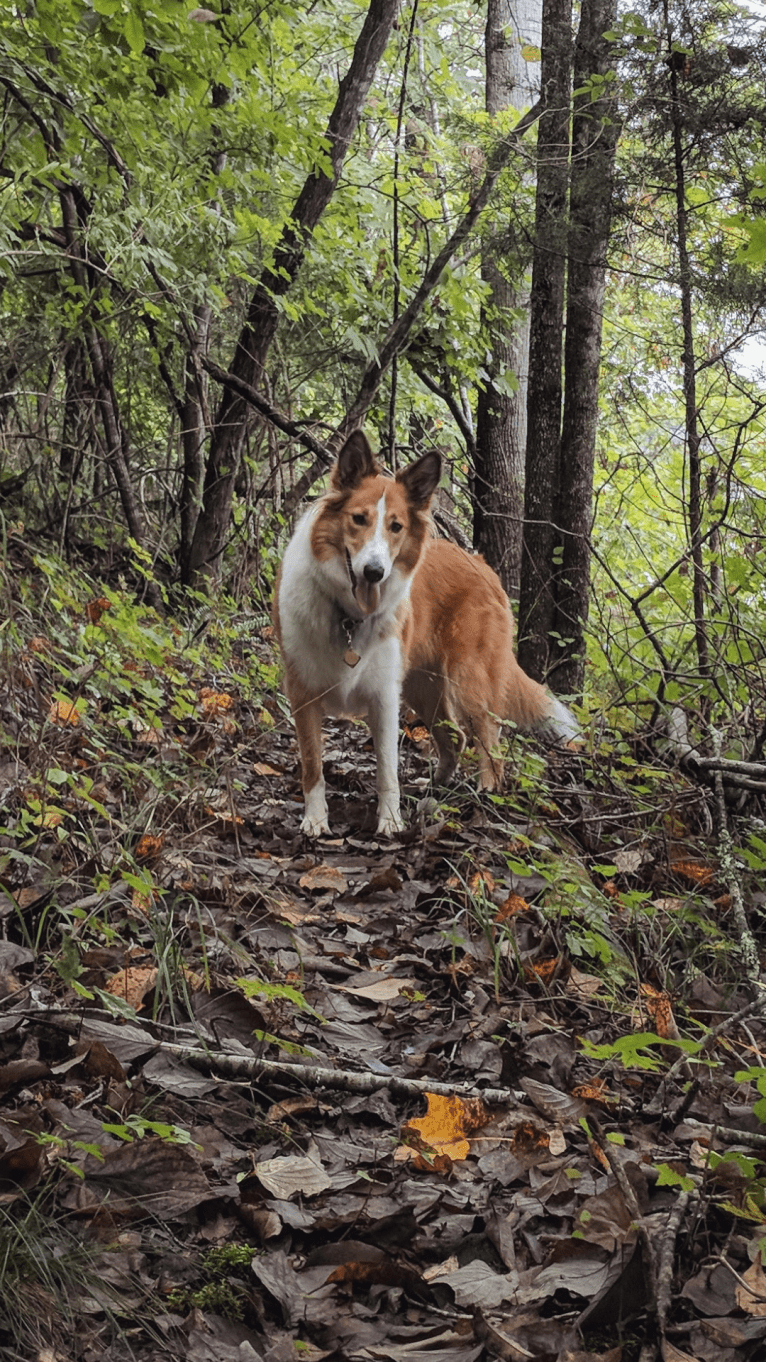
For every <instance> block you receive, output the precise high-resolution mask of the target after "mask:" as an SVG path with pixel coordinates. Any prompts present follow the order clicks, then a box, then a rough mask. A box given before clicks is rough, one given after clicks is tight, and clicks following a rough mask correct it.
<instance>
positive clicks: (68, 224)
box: [59, 186, 159, 604]
mask: <svg viewBox="0 0 766 1362" xmlns="http://www.w3.org/2000/svg"><path fill="white" fill-rule="evenodd" d="M59 202H60V204H61V214H62V219H63V223H64V233H65V236H66V240H67V248H68V258H69V264H70V268H71V271H72V277H73V279H74V281H75V283H76V284H77V287H78V288H79V289H80V290H81V291H82V294H83V297H85V296H86V295H87V293H88V292H93V291H94V286H93V281H92V280H90V279H89V276H88V267H87V261H86V257H85V254H84V251H83V245H82V239H81V223H80V219H79V213H78V206H77V195H76V192H75V190H74V189H72V188H71V187H68V186H62V188H61V189H60V191H59ZM85 346H86V349H87V352H88V360H89V362H90V368H91V373H92V375H93V386H94V389H95V399H96V407H97V409H98V413H99V416H100V417H101V428H102V431H103V437H104V454H105V458H106V461H107V463H108V465H109V468H110V470H111V473H112V477H113V478H114V481H115V485H116V487H117V491H118V493H119V497H120V502H121V504H122V509H123V513H124V516H125V521H126V523H127V526H128V529H129V531H130V533H131V535H132V536H133V538H134V539H135V541H136V543H137V544H139V545H141V546H143V544H144V524H143V519H142V516H141V512H140V509H139V506H138V502H137V501H136V497H135V492H134V490H133V484H132V482H131V480H130V473H129V471H128V463H127V458H126V450H127V439H126V438H125V435H124V432H123V428H122V421H121V419H120V409H119V404H118V401H117V394H116V392H115V389H114V381H113V374H112V357H111V353H110V350H109V346H108V344H107V342H106V340H105V339H104V337H103V336H102V335H101V334H100V332H99V330H98V326H97V325H96V323H95V322H91V323H89V324H87V325H86V329H85ZM150 597H151V603H152V604H159V601H158V598H157V593H156V591H155V589H154V588H153V587H152V586H151V584H150V586H149V588H148V589H147V599H149V598H150Z"/></svg>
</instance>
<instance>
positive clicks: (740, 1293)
mask: <svg viewBox="0 0 766 1362" xmlns="http://www.w3.org/2000/svg"><path fill="white" fill-rule="evenodd" d="M741 1275H742V1281H743V1282H744V1283H746V1285H739V1284H738V1285H737V1291H736V1296H737V1305H738V1306H739V1308H740V1310H744V1311H745V1313H746V1314H748V1315H755V1316H757V1317H758V1318H759V1319H762V1318H764V1317H766V1273H765V1272H764V1270H763V1267H762V1265H761V1263H760V1260H759V1259H757V1258H756V1260H755V1262H754V1263H751V1264H750V1267H749V1268H748V1269H747V1271H746V1272H743V1273H742V1274H741Z"/></svg>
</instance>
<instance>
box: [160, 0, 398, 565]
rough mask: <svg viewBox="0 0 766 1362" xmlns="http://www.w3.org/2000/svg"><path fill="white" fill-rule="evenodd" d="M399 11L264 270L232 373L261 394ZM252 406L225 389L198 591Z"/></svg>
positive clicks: (345, 92)
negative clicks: (325, 165) (287, 308)
mask: <svg viewBox="0 0 766 1362" xmlns="http://www.w3.org/2000/svg"><path fill="white" fill-rule="evenodd" d="M398 8H399V0H371V3H370V8H369V10H368V12H367V17H366V18H365V21H364V25H363V27H362V31H361V33H360V35H359V38H358V39H357V42H356V46H355V48H354V55H353V58H352V61H351V65H350V67H349V70H348V72H347V74H346V75H345V76H344V78H343V80H342V81H341V82H340V85H339V87H338V98H337V100H336V103H335V108H334V109H333V111H332V114H331V115H330V120H329V123H328V126H327V131H326V133H325V139H326V141H327V144H328V147H329V159H330V163H331V173H330V174H327V173H326V172H325V171H324V170H317V171H315V172H312V174H311V175H310V176H309V178H308V179H307V180H306V182H305V184H304V186H303V188H302V190H301V192H300V194H299V195H298V198H297V200H296V202H295V205H294V207H293V210H292V213H291V215H290V220H289V222H288V223H287V225H286V227H285V228H284V230H283V232H282V237H281V240H280V242H279V245H278V246H277V249H276V251H275V253H274V263H273V265H272V266H270V267H268V268H267V269H265V270H264V272H263V274H262V275H261V278H260V281H259V283H258V286H257V287H256V289H255V292H254V293H253V296H252V299H251V301H250V307H249V310H248V314H247V321H246V323H245V326H244V327H243V329H242V331H241V333H240V336H239V340H238V342H237V348H236V351H235V354H234V360H233V362H232V364H231V366H230V367H231V372H232V373H233V374H234V375H235V376H236V377H237V378H240V379H242V380H243V381H244V382H245V383H247V384H249V385H250V386H251V387H258V386H259V384H260V380H261V374H262V370H263V367H264V365H265V363H266V358H267V355H268V352H269V348H270V346H271V342H272V340H273V338H274V334H275V332H276V329H277V323H278V320H279V306H278V300H279V298H280V297H284V295H285V294H286V293H287V292H288V290H289V289H290V287H291V286H292V283H293V281H294V279H295V277H296V275H297V274H298V271H299V269H300V267H301V264H302V263H303V258H304V255H305V253H306V249H307V247H308V244H309V241H310V239H311V235H312V233H313V231H314V229H315V227H316V225H317V223H318V222H319V220H320V218H321V216H322V214H323V212H324V210H325V208H326V207H327V205H328V203H329V202H330V199H331V198H332V195H333V192H334V190H335V187H336V185H337V183H338V180H339V178H340V172H341V168H342V166H343V162H344V159H345V157H346V153H347V151H348V148H349V145H350V143H351V139H352V137H353V136H354V133H355V132H356V128H357V125H358V123H359V118H360V116H361V113H362V109H363V106H364V101H365V99H366V97H367V93H368V91H369V88H370V85H371V83H372V80H373V77H374V75H375V72H376V70H377V67H378V63H379V61H380V59H381V57H382V56H383V52H384V50H385V47H386V44H387V42H388V38H389V34H390V32H391V28H392V26H393V22H394V19H395V18H396V14H397V10H398ZM248 411H249V409H248V406H247V403H246V402H245V401H244V400H243V399H242V398H241V397H240V396H239V395H238V394H237V393H235V392H234V390H233V389H232V388H225V389H224V393H223V397H222V399H221V402H220V405H219V408H218V411H217V414H216V419H215V427H214V431H213V439H212V445H211V449H210V456H209V459H208V464H207V469H206V472H205V487H204V498H203V506H202V511H201V512H200V515H199V517H198V519H197V524H196V527H195V532H194V537H193V540H192V544H191V547H190V550H189V553H188V557H187V559H186V561H185V562H183V563H182V564H181V572H182V578H183V581H184V582H185V583H186V584H189V585H190V584H192V583H194V581H195V580H196V579H197V577H198V576H200V575H201V574H203V573H204V574H212V575H215V574H216V573H217V572H218V569H219V559H220V555H221V552H222V550H223V547H224V544H225V542H226V535H227V533H228V529H229V523H230V520H231V503H232V493H233V489H234V483H235V480H236V476H237V472H238V468H239V460H240V455H241V452H242V446H243V443H244V440H245V436H246V434H247V428H248Z"/></svg>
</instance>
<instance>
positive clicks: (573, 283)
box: [550, 0, 618, 694]
mask: <svg viewBox="0 0 766 1362" xmlns="http://www.w3.org/2000/svg"><path fill="white" fill-rule="evenodd" d="M614 21H615V0H583V5H582V9H581V14H580V27H579V31H578V34H577V43H576V45H575V59H574V83H575V89H576V90H583V93H581V94H577V95H575V100H574V117H573V122H572V170H571V179H570V188H569V261H568V267H567V311H566V342H565V351H564V386H565V392H564V417H563V424H562V434H561V475H560V501H559V508H558V522H559V526H560V529H561V533H562V556H561V573H560V576H559V577H558V581H557V593H556V595H557V611H556V621H555V626H554V638H555V641H556V653H555V654H554V659H555V660H554V665H553V667H552V670H551V677H550V679H551V684H552V685H553V686H554V688H555V689H556V690H558V691H559V692H564V693H567V694H572V693H575V692H579V691H581V690H582V684H583V673H584V668H585V625H586V623H587V619H588V607H589V604H590V557H591V554H590V534H591V523H592V519H593V467H594V460H595V452H596V427H597V424H598V380H599V368H600V362H601V331H602V321H603V307H604V288H605V283H606V253H607V248H608V245H609V229H610V225H611V216H612V183H613V178H614V157H615V149H616V146H617V136H618V123H617V107H616V98H615V94H614V84H613V83H612V82H610V83H607V84H605V85H604V86H602V87H601V88H602V91H603V93H601V95H600V97H599V98H595V99H594V98H592V93H591V89H589V88H587V82H588V81H589V79H590V78H591V77H593V76H596V77H598V76H604V75H605V74H606V73H607V72H608V71H609V69H610V67H611V65H612V63H613V55H612V48H611V44H610V43H608V42H607V41H606V40H605V39H604V37H603V34H604V33H605V32H608V31H609V29H611V28H612V27H613V26H614ZM584 87H586V88H584Z"/></svg>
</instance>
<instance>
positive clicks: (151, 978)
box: [106, 965, 157, 1012]
mask: <svg viewBox="0 0 766 1362" xmlns="http://www.w3.org/2000/svg"><path fill="white" fill-rule="evenodd" d="M156 981H157V970H156V968H155V966H154V965H129V966H127V967H126V968H125V969H121V970H120V971H119V972H118V973H117V974H113V975H112V977H111V979H108V980H107V983H106V992H107V993H112V994H113V995H114V997H115V998H124V999H125V1001H126V1002H127V1003H130V1004H131V1006H132V1007H134V1008H135V1009H136V1011H137V1012H139V1011H140V1010H141V1008H142V1006H143V1002H144V997H145V996H146V994H147V993H148V992H149V990H150V989H152V988H154V985H155V983H156Z"/></svg>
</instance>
